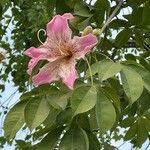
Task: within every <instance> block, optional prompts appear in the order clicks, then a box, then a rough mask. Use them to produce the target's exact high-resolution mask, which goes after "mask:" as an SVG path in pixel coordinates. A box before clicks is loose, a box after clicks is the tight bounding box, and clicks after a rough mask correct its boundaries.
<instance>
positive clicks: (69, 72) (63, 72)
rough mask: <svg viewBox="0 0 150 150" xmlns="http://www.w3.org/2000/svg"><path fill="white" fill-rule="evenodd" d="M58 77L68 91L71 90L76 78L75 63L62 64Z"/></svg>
mask: <svg viewBox="0 0 150 150" xmlns="http://www.w3.org/2000/svg"><path fill="white" fill-rule="evenodd" d="M59 76H60V77H61V79H62V81H63V82H64V83H65V84H66V85H67V86H68V87H69V88H70V89H73V85H74V82H75V80H76V79H77V78H78V74H77V71H76V69H75V62H71V61H70V62H66V61H64V62H62V63H61V64H60V67H59Z"/></svg>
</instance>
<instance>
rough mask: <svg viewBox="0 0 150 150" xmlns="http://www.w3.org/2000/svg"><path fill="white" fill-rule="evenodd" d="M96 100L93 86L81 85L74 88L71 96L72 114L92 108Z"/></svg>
mask: <svg viewBox="0 0 150 150" xmlns="http://www.w3.org/2000/svg"><path fill="white" fill-rule="evenodd" d="M96 100H97V92H96V89H95V87H90V86H82V87H79V88H77V89H75V91H74V92H73V94H72V98H71V107H72V109H73V116H76V115H77V114H80V113H84V112H86V111H88V110H90V109H92V108H93V107H94V106H95V104H96Z"/></svg>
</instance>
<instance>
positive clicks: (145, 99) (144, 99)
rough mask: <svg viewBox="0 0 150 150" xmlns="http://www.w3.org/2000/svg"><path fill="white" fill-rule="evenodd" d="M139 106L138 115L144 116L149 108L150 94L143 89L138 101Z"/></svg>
mask: <svg viewBox="0 0 150 150" xmlns="http://www.w3.org/2000/svg"><path fill="white" fill-rule="evenodd" d="M138 101H139V104H140V109H139V113H140V114H144V112H145V111H147V110H148V109H149V108H150V92H148V91H147V90H146V89H145V88H144V90H143V93H142V95H141V96H140V98H139V99H138Z"/></svg>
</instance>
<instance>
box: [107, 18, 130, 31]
mask: <svg viewBox="0 0 150 150" xmlns="http://www.w3.org/2000/svg"><path fill="white" fill-rule="evenodd" d="M109 27H110V28H113V29H119V28H120V27H129V23H128V22H127V21H126V20H123V19H114V20H112V21H111V22H110V24H109Z"/></svg>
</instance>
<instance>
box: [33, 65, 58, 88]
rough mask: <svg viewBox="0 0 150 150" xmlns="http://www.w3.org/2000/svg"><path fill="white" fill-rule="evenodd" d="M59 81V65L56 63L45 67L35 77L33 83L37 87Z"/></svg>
mask: <svg viewBox="0 0 150 150" xmlns="http://www.w3.org/2000/svg"><path fill="white" fill-rule="evenodd" d="M56 80H59V77H58V65H57V63H55V62H50V63H48V64H46V65H44V66H43V67H42V68H41V69H40V71H39V73H38V74H37V75H35V76H33V78H32V81H33V84H35V85H41V84H46V83H51V82H52V81H56Z"/></svg>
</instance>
